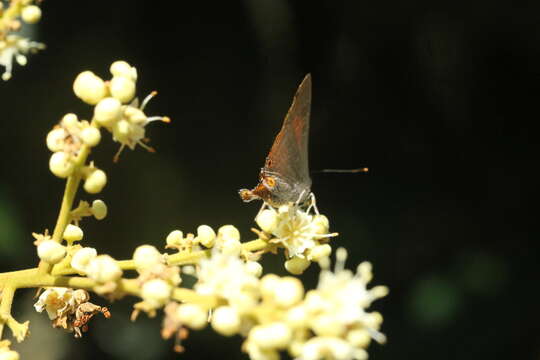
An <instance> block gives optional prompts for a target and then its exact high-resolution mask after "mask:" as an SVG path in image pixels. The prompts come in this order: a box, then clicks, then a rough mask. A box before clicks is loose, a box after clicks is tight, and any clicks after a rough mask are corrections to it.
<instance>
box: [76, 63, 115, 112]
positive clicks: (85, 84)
mask: <svg viewBox="0 0 540 360" xmlns="http://www.w3.org/2000/svg"><path fill="white" fill-rule="evenodd" d="M73 92H74V93H75V95H77V97H78V98H80V99H81V100H82V101H84V102H85V103H87V104H90V105H95V104H97V103H98V102H99V101H100V100H101V99H103V98H104V97H105V96H107V87H106V86H105V82H104V81H103V80H102V79H101V78H100V77H99V76H96V75H95V74H94V73H93V72H91V71H83V72H82V73H80V74H79V75H77V78H75V81H74V82H73Z"/></svg>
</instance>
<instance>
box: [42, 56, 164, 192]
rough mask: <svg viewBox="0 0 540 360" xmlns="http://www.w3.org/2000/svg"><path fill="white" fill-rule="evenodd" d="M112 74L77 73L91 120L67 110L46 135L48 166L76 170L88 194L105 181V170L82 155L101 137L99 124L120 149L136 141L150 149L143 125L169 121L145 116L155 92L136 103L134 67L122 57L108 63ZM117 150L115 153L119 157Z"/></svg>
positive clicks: (64, 173)
mask: <svg viewBox="0 0 540 360" xmlns="http://www.w3.org/2000/svg"><path fill="white" fill-rule="evenodd" d="M110 71H111V74H112V75H113V77H112V78H111V80H109V81H104V80H102V79H101V78H100V77H99V76H97V75H95V74H94V73H92V72H91V71H83V72H82V73H80V74H79V75H78V76H77V78H76V79H75V81H74V83H73V91H74V92H75V95H77V96H78V97H79V98H80V99H81V100H83V101H84V102H86V103H88V104H90V105H95V107H94V114H93V119H92V120H91V121H87V120H79V118H78V117H77V115H75V114H71V113H70V114H66V115H64V117H63V118H62V120H61V121H60V123H59V124H58V125H56V126H55V127H54V128H53V129H52V130H51V131H50V132H49V133H48V135H47V147H48V148H49V150H50V151H52V152H53V154H52V156H51V158H50V160H49V169H50V170H51V172H52V173H53V174H54V175H56V176H58V177H60V178H67V177H68V176H70V175H72V174H74V173H76V172H77V173H78V174H79V175H80V176H81V177H82V178H83V179H84V180H85V181H84V186H83V187H84V189H85V190H86V191H87V192H88V193H91V194H96V193H99V192H101V190H102V189H103V188H104V186H105V185H106V184H107V175H106V173H105V172H104V171H103V170H101V169H99V168H97V167H96V166H95V165H94V164H93V163H90V164H89V165H86V166H82V164H80V162H81V161H80V160H81V157H82V156H83V154H84V156H86V154H87V152H88V151H89V150H90V148H92V147H94V146H96V145H98V144H99V142H100V140H101V132H100V128H102V127H103V128H105V129H107V130H108V131H110V132H111V133H112V135H113V139H114V140H115V141H117V142H119V143H120V144H121V147H120V151H121V150H122V149H123V148H124V147H125V146H128V147H129V148H131V149H133V148H134V147H135V145H136V144H140V145H141V146H143V147H144V148H146V149H148V150H151V151H153V150H152V149H151V148H150V147H148V146H147V145H146V144H144V143H143V139H144V138H145V126H146V125H147V124H148V123H150V122H152V121H156V120H160V121H165V122H168V121H169V119H168V118H167V117H161V116H153V117H148V116H146V114H145V113H144V112H143V110H144V107H145V106H146V104H147V103H148V101H149V100H150V99H151V98H152V97H153V96H155V94H156V93H155V92H153V93H152V94H150V95H149V96H148V97H146V99H145V100H144V101H143V102H142V104H141V106H140V107H139V105H138V100H137V99H134V97H135V90H136V85H135V82H136V80H137V71H136V69H135V68H134V67H132V66H130V65H129V64H128V63H126V62H125V61H116V62H114V63H113V64H112V65H111V67H110ZM120 151H119V152H118V153H117V155H116V156H115V159H117V158H118V156H119V154H120Z"/></svg>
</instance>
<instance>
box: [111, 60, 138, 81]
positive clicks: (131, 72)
mask: <svg viewBox="0 0 540 360" xmlns="http://www.w3.org/2000/svg"><path fill="white" fill-rule="evenodd" d="M110 71H111V74H112V75H113V76H123V77H125V78H128V79H131V80H133V81H135V80H137V69H135V68H134V67H132V66H131V65H129V64H128V63H127V62H125V61H121V60H119V61H115V62H113V63H112V64H111V67H110Z"/></svg>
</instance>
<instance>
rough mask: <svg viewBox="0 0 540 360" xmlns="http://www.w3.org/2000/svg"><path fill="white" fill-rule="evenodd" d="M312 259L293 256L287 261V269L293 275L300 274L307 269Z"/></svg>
mask: <svg viewBox="0 0 540 360" xmlns="http://www.w3.org/2000/svg"><path fill="white" fill-rule="evenodd" d="M310 264H311V261H309V260H308V259H306V258H301V257H298V256H293V257H292V258H290V259H289V260H287V261H285V269H287V271H288V272H290V273H291V274H293V275H300V274H302V273H303V272H304V270H306V269H307V268H308V267H309V265H310Z"/></svg>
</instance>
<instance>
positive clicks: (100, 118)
mask: <svg viewBox="0 0 540 360" xmlns="http://www.w3.org/2000/svg"><path fill="white" fill-rule="evenodd" d="M121 115H122V104H121V103H120V101H118V99H115V98H113V97H107V98H105V99H103V100H101V101H100V102H99V103H98V104H97V105H96V107H95V108H94V119H96V121H97V122H98V124H100V125H102V126H107V127H108V126H111V125H113V124H114V123H115V122H116V121H118V119H120V116H121Z"/></svg>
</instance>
